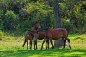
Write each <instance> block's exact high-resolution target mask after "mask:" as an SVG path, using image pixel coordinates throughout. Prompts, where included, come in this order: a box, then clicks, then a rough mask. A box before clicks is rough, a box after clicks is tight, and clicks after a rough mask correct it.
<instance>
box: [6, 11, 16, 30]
mask: <svg viewBox="0 0 86 57" xmlns="http://www.w3.org/2000/svg"><path fill="white" fill-rule="evenodd" d="M15 18H16V15H15V13H14V12H13V11H7V12H6V14H5V19H4V29H6V28H7V30H10V29H13V28H14V25H15Z"/></svg>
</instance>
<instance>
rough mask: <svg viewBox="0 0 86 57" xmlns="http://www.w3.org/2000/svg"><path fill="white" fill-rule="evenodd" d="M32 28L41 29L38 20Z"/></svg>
mask: <svg viewBox="0 0 86 57" xmlns="http://www.w3.org/2000/svg"><path fill="white" fill-rule="evenodd" d="M34 28H35V29H36V30H37V29H41V26H40V24H39V22H35V25H34Z"/></svg>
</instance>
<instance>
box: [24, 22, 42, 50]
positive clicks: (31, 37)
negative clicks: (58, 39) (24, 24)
mask: <svg viewBox="0 0 86 57" xmlns="http://www.w3.org/2000/svg"><path fill="white" fill-rule="evenodd" d="M37 29H41V26H40V24H39V22H35V25H34V27H33V29H32V30H31V31H37ZM28 33H29V30H27V31H26V33H25V40H24V43H23V47H24V45H25V43H26V42H27V49H28V40H30V49H32V40H33V34H32V36H31V35H30V36H29V34H28Z"/></svg>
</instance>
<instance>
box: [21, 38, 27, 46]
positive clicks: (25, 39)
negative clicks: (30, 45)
mask: <svg viewBox="0 0 86 57" xmlns="http://www.w3.org/2000/svg"><path fill="white" fill-rule="evenodd" d="M25 43H26V38H25V40H24V44H23V46H22V47H24V45H25Z"/></svg>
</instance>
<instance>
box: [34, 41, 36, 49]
mask: <svg viewBox="0 0 86 57" xmlns="http://www.w3.org/2000/svg"><path fill="white" fill-rule="evenodd" d="M35 44H36V42H35V41H34V50H36V49H35Z"/></svg>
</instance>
